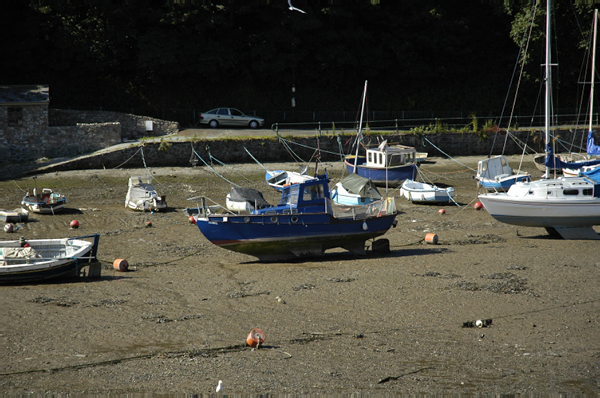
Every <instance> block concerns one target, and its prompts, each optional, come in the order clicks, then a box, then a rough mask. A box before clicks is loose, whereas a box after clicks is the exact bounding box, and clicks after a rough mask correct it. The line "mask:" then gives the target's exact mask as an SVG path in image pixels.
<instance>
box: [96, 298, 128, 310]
mask: <svg viewBox="0 0 600 398" xmlns="http://www.w3.org/2000/svg"><path fill="white" fill-rule="evenodd" d="M126 302H127V300H123V299H118V300H115V299H103V300H100V301H96V302H95V303H94V304H92V307H106V308H113V307H116V306H117V305H120V304H123V303H126Z"/></svg>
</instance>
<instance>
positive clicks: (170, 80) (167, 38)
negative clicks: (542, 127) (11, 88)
mask: <svg viewBox="0 0 600 398" xmlns="http://www.w3.org/2000/svg"><path fill="white" fill-rule="evenodd" d="M24 3H26V2H21V1H16V2H7V3H5V4H4V5H3V6H0V8H2V7H4V8H5V9H3V10H0V27H1V28H0V29H1V33H2V34H1V35H0V36H1V37H0V43H1V48H2V49H3V62H2V63H1V64H0V76H2V77H3V79H2V84H49V85H50V90H51V91H50V92H51V96H52V97H51V98H52V102H51V105H52V106H53V107H57V108H61V107H73V108H103V109H124V108H125V109H126V108H132V107H146V108H154V109H160V108H196V109H210V108H212V107H216V106H234V107H238V108H240V109H258V110H274V109H276V110H285V109H290V107H291V97H292V92H291V89H292V86H295V88H296V93H295V95H294V96H295V98H296V104H297V109H298V110H314V109H322V110H343V109H347V110H353V109H357V108H358V104H359V100H360V95H361V92H362V87H363V84H364V81H365V80H369V104H368V106H369V108H370V109H376V110H382V111H383V110H411V109H419V110H427V109H435V110H458V109H460V110H483V111H490V112H494V113H496V114H497V113H499V111H500V109H501V108H502V106H503V104H504V100H505V96H506V90H507V89H508V86H509V83H510V79H511V76H512V73H513V68H514V64H515V61H516V58H517V54H518V51H519V43H520V40H521V35H522V31H523V29H524V25H523V23H522V22H521V19H520V18H521V17H522V15H524V14H526V12H527V9H525V10H524V11H523V10H521V7H525V6H520V5H519V6H513V9H508V8H505V7H504V5H503V4H501V2H484V1H479V2H468V1H466V2H464V1H422V0H410V1H387V2H386V1H382V2H381V4H380V5H369V4H356V3H358V2H356V3H353V4H350V5H344V6H330V5H327V4H328V3H329V2H319V1H314V2H310V1H306V2H304V3H302V2H299V3H298V6H300V5H302V7H303V8H304V9H305V11H306V12H307V14H301V13H298V12H293V11H290V10H288V9H287V2H285V1H284V0H281V4H271V5H264V4H262V5H261V4H253V3H251V2H250V3H247V4H250V5H247V4H246V5H244V4H237V5H225V6H220V5H215V4H214V3H215V2H208V1H207V2H200V3H204V4H207V5H194V6H177V5H171V6H165V5H164V2H150V3H147V4H148V5H146V6H143V7H140V6H132V5H126V4H121V3H126V2H114V3H113V2H97V3H96V5H94V6H90V5H80V6H74V5H72V4H71V5H60V4H61V2H56V4H53V5H37V6H28V5H26V4H24ZM127 3H128V2H127ZM241 3H244V2H241ZM272 3H273V2H272ZM351 3H352V2H351ZM62 4H65V3H62ZM543 11H544V10H541V11H540V12H541V13H543ZM590 12H591V10H590V9H589V8H581V7H575V6H572V5H568V4H562V5H560V8H559V9H558V12H557V18H556V23H557V24H559V27H558V28H557V29H558V31H560V32H563V33H561V34H560V35H557V41H558V42H559V43H558V44H559V45H561V46H560V47H561V48H562V51H563V53H561V54H560V56H559V59H558V60H559V62H560V63H561V67H560V73H559V75H558V76H559V77H560V83H561V87H562V88H561V91H560V93H561V96H560V99H561V100H563V101H564V103H563V104H561V105H562V106H575V104H576V102H577V98H576V94H577V90H578V89H577V81H578V76H577V75H578V73H579V68H580V66H579V64H580V62H581V59H582V58H583V50H582V49H581V48H580V46H579V45H578V43H580V42H582V41H583V38H584V37H585V35H586V34H587V31H588V30H589V25H590V23H589V21H590V20H591V17H590ZM582 15H583V16H584V17H582ZM539 18H543V15H540V17H539ZM578 18H579V19H578ZM561 20H564V22H560V21H561ZM540 21H541V19H540V20H538V22H540ZM561 26H562V27H564V28H565V29H564V30H561ZM574 27H577V28H574ZM580 27H581V28H580ZM511 29H512V37H511ZM564 31H566V32H567V33H566V34H565V33H564ZM542 33H543V24H541V23H540V26H538V27H537V28H536V31H535V35H536V36H535V39H536V41H537V42H538V43H539V42H543V35H542ZM538 43H536V44H538ZM533 45H534V44H532V46H533ZM532 48H533V47H532ZM536 51H537V52H533V53H532V54H533V55H531V56H530V61H529V64H528V69H527V72H528V73H527V75H526V78H527V79H528V80H527V81H526V82H525V83H526V84H529V86H528V88H529V91H528V92H525V93H524V96H523V99H522V100H521V101H522V102H521V104H524V105H527V106H528V107H531V106H533V104H535V103H536V101H537V97H536V93H537V90H538V86H537V84H538V83H539V81H537V80H536V79H539V69H540V68H539V64H540V59H539V54H540V51H542V50H536ZM528 111H529V110H528Z"/></svg>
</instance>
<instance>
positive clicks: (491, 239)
mask: <svg viewBox="0 0 600 398" xmlns="http://www.w3.org/2000/svg"><path fill="white" fill-rule="evenodd" d="M466 237H467V239H461V240H455V241H454V244H455V245H482V244H489V243H503V242H506V239H504V238H503V237H501V236H498V235H494V234H485V235H472V234H467V236H466Z"/></svg>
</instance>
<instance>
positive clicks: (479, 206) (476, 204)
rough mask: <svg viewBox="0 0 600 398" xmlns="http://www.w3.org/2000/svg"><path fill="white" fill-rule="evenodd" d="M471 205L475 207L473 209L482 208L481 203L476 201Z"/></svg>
mask: <svg viewBox="0 0 600 398" xmlns="http://www.w3.org/2000/svg"><path fill="white" fill-rule="evenodd" d="M473 207H474V208H475V210H481V209H483V203H481V202H477V203H475V205H474V206H473Z"/></svg>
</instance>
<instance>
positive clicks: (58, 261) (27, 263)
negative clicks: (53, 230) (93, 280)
mask: <svg viewBox="0 0 600 398" xmlns="http://www.w3.org/2000/svg"><path fill="white" fill-rule="evenodd" d="M86 238H93V241H92V242H89V241H87V240H84V239H86ZM99 240H100V235H98V234H95V235H88V236H81V237H77V238H65V239H32V240H25V238H24V237H21V239H19V240H12V241H1V242H0V284H4V283H23V282H33V281H40V280H46V279H52V278H67V277H74V276H79V274H80V271H81V269H82V268H83V267H84V266H89V267H90V268H89V270H90V276H92V268H91V267H92V265H93V264H94V263H95V264H94V265H95V266H96V270H95V272H96V273H97V274H96V275H95V276H99V275H100V263H98V262H97V259H96V253H97V251H98V242H99Z"/></svg>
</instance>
